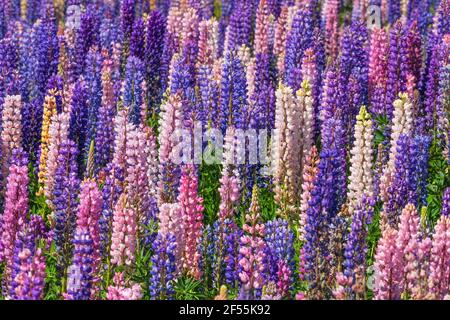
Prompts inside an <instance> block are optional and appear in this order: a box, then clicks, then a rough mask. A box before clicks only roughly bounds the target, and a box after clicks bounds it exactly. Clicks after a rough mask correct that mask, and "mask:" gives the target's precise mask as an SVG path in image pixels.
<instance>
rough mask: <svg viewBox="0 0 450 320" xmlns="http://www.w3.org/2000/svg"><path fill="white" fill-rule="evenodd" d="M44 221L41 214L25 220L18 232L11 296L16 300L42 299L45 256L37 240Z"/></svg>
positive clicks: (10, 288)
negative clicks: (28, 220) (27, 220)
mask: <svg viewBox="0 0 450 320" xmlns="http://www.w3.org/2000/svg"><path fill="white" fill-rule="evenodd" d="M43 227H45V226H44V223H43V221H42V218H41V217H40V216H33V217H32V218H31V220H30V222H28V223H27V222H24V223H23V225H22V227H21V230H20V231H19V232H18V233H17V239H16V241H15V247H14V259H13V261H14V262H13V265H12V266H11V270H12V272H11V282H10V287H9V297H10V298H11V299H14V300H41V299H42V298H43V294H44V285H45V256H44V253H43V251H42V249H41V248H39V247H38V245H37V242H38V241H39V239H40V238H42V237H44V236H45V235H44V234H42V233H41V231H42V229H43Z"/></svg>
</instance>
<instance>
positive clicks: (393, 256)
mask: <svg viewBox="0 0 450 320" xmlns="http://www.w3.org/2000/svg"><path fill="white" fill-rule="evenodd" d="M397 234H398V231H397V230H395V229H393V228H392V227H391V226H389V225H386V226H384V229H383V231H382V235H381V239H380V240H379V241H378V246H377V252H376V254H375V262H374V271H375V275H374V277H375V278H374V281H375V282H374V298H375V299H376V300H398V299H400V295H401V287H400V283H401V281H402V267H403V266H402V265H401V260H399V259H398V258H399V255H398V254H397V250H398V248H397V244H396V241H397Z"/></svg>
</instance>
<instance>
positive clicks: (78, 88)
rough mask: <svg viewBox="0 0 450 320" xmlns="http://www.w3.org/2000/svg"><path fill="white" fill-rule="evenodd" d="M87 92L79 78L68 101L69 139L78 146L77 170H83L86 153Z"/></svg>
mask: <svg viewBox="0 0 450 320" xmlns="http://www.w3.org/2000/svg"><path fill="white" fill-rule="evenodd" d="M88 109H89V107H88V92H87V88H86V83H85V82H84V81H83V80H79V81H77V82H76V83H75V85H74V88H73V92H72V99H71V103H70V127H69V139H71V140H72V141H74V142H75V144H76V145H77V147H78V170H79V173H80V175H81V173H83V172H84V168H85V164H84V156H85V155H86V154H87V150H86V146H87V145H88V144H87V142H86V141H87V123H88V112H87V110H88Z"/></svg>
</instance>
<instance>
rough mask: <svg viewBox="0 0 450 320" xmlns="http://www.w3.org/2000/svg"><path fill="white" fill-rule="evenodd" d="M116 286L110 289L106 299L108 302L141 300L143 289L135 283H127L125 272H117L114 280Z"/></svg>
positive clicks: (111, 286)
mask: <svg viewBox="0 0 450 320" xmlns="http://www.w3.org/2000/svg"><path fill="white" fill-rule="evenodd" d="M113 282H114V285H110V286H109V287H108V292H107V294H106V298H107V299H108V300H141V299H142V296H143V294H142V288H141V286H140V285H139V284H137V283H134V282H131V281H130V282H127V281H125V279H124V274H123V272H117V273H116V274H115V275H114V278H113Z"/></svg>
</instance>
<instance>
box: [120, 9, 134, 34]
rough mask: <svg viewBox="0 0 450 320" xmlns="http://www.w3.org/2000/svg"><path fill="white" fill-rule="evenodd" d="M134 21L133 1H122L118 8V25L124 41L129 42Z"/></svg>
mask: <svg viewBox="0 0 450 320" xmlns="http://www.w3.org/2000/svg"><path fill="white" fill-rule="evenodd" d="M134 19H135V1H134V0H123V1H122V4H121V8H120V24H121V29H122V34H123V37H124V41H125V42H126V41H129V40H130V37H131V33H132V31H133V23H134Z"/></svg>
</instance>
